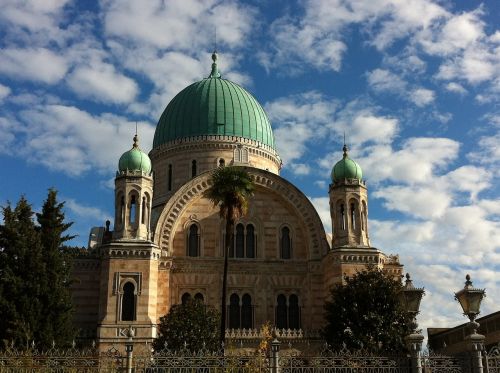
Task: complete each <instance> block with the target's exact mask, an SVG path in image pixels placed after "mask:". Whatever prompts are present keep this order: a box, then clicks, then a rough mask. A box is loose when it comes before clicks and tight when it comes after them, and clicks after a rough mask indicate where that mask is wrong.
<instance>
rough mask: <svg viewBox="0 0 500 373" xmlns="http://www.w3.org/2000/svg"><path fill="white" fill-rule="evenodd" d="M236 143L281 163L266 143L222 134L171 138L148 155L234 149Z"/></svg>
mask: <svg viewBox="0 0 500 373" xmlns="http://www.w3.org/2000/svg"><path fill="white" fill-rule="evenodd" d="M238 145H246V146H248V148H249V150H250V152H251V153H254V154H258V153H259V152H262V153H265V155H264V157H266V158H268V159H270V160H273V161H274V162H276V164H277V165H278V166H279V165H280V164H281V159H280V157H279V155H278V153H277V152H276V150H274V149H273V148H272V147H270V146H268V145H266V144H263V143H261V142H259V141H255V140H251V139H247V138H244V137H239V136H222V135H205V136H194V137H185V138H183V139H176V140H172V141H169V142H166V143H164V144H162V145H160V146H159V147H157V148H154V149H153V150H151V151H150V152H149V157H150V158H151V160H156V159H158V158H160V157H162V155H163V154H165V153H167V152H168V153H171V154H174V153H178V152H182V153H185V152H191V151H193V150H196V151H199V150H203V149H234V148H236V147H237V146H238ZM261 155H263V154H261Z"/></svg>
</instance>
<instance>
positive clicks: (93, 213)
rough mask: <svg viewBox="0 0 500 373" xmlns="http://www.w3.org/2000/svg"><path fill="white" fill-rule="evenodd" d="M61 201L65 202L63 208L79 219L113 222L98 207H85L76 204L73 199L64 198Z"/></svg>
mask: <svg viewBox="0 0 500 373" xmlns="http://www.w3.org/2000/svg"><path fill="white" fill-rule="evenodd" d="M62 199H63V200H64V201H65V204H64V206H65V207H66V208H67V209H69V210H70V211H71V212H72V213H73V214H74V215H76V216H78V217H79V218H83V219H93V220H98V221H105V220H110V221H112V220H113V219H112V217H111V216H109V215H108V214H107V213H106V212H104V211H103V210H101V209H100V208H98V207H92V206H85V205H84V204H81V203H79V202H77V201H76V200H75V199H73V198H67V197H66V198H62Z"/></svg>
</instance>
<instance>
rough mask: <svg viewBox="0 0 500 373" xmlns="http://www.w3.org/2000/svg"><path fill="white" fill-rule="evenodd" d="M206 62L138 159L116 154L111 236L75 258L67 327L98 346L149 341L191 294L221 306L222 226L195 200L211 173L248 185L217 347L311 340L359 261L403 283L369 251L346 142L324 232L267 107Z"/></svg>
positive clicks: (393, 262)
mask: <svg viewBox="0 0 500 373" xmlns="http://www.w3.org/2000/svg"><path fill="white" fill-rule="evenodd" d="M212 59H213V63H212V70H211V73H210V75H209V76H208V77H207V78H206V79H203V80H201V81H198V82H196V83H193V84H191V85H189V86H188V87H186V88H185V89H183V90H182V91H181V92H179V93H178V94H177V95H176V96H175V97H174V98H173V99H172V101H170V103H168V105H167V107H166V108H165V110H164V112H163V114H162V115H161V117H160V119H159V121H158V125H157V127H156V131H155V135H154V141H153V146H152V150H151V151H150V152H149V154H146V153H145V152H144V151H143V150H142V149H144V148H142V149H141V147H142V146H145V147H149V144H147V145H145V144H141V143H140V142H139V138H138V136H137V134H136V136H135V137H134V139H133V145H132V148H131V149H130V150H128V151H126V152H125V153H124V154H123V155H122V156H121V158H120V159H119V162H118V170H117V173H116V178H115V217H114V224H113V230H111V229H110V224H109V223H108V224H107V228H106V230H105V232H104V234H103V235H102V237H99V238H98V239H97V244H96V245H95V247H94V249H93V250H92V252H91V253H89V255H88V256H87V257H81V258H79V259H77V260H76V262H75V265H74V277H75V283H74V285H73V299H74V304H75V324H76V325H77V327H78V328H79V330H80V331H81V333H80V334H81V337H82V338H83V339H85V338H86V339H88V340H96V341H97V342H98V343H99V346H101V348H106V347H109V346H111V345H115V346H116V345H120V344H123V343H124V342H125V341H126V339H127V330H128V328H129V327H130V326H131V327H132V328H133V329H134V331H135V341H136V342H137V343H146V342H148V343H150V342H151V341H152V340H153V339H154V338H155V337H156V336H157V324H158V322H159V319H160V317H162V316H164V315H165V314H166V313H167V312H168V311H169V309H170V307H171V306H172V305H175V304H179V303H182V302H185V301H186V300H187V299H189V298H197V299H200V300H202V301H203V302H205V303H206V304H209V305H212V306H214V307H216V308H217V309H219V308H220V297H221V292H222V290H221V288H222V273H223V264H224V258H223V251H224V236H225V232H224V229H225V222H224V221H223V220H222V219H221V218H220V216H219V209H218V207H216V206H213V204H212V203H211V201H210V200H208V199H206V198H204V197H203V192H204V191H205V190H206V189H207V188H209V186H210V177H211V171H212V170H214V169H215V168H217V167H225V166H229V165H231V166H239V167H243V168H245V170H246V171H247V172H248V173H249V174H250V175H251V177H252V179H253V181H254V184H255V188H254V195H253V197H252V198H251V199H250V201H249V210H248V214H247V215H246V216H245V217H244V218H242V219H241V220H239V221H238V222H237V223H236V225H235V231H234V242H233V243H232V248H231V251H230V254H229V267H228V291H227V301H226V302H227V307H228V312H227V315H228V317H227V325H226V335H227V336H228V338H233V339H238V340H239V339H241V340H244V339H245V338H254V337H255V336H256V333H258V332H257V331H258V329H259V328H260V326H261V325H263V324H264V323H266V322H270V323H271V325H273V326H274V327H275V328H276V329H277V331H278V333H279V335H280V336H282V337H283V338H297V339H302V340H305V339H307V338H313V337H314V336H317V333H318V330H319V329H320V328H322V327H323V305H324V302H325V300H326V299H327V297H328V296H329V289H330V288H331V287H332V285H334V284H337V283H340V282H342V279H343V276H344V275H352V274H354V273H355V272H356V270H359V269H362V268H365V267H366V266H367V265H374V266H376V267H378V268H382V269H383V270H384V271H386V272H388V273H390V274H391V275H393V276H394V277H398V276H400V275H401V273H402V265H401V264H400V263H399V260H398V257H397V256H390V255H386V254H384V253H383V252H381V251H380V250H378V249H376V248H374V247H372V246H371V245H370V238H369V227H368V206H369V205H368V190H367V185H366V183H365V181H364V180H363V178H362V170H361V167H360V166H359V165H358V164H357V163H356V162H355V161H354V160H352V159H351V158H350V155H349V153H348V148H347V146H345V145H344V148H343V154H342V155H341V153H340V151H339V158H341V159H340V160H339V161H338V162H337V163H336V164H335V165H333V168H332V173H331V184H330V187H329V191H328V194H329V197H330V213H331V219H332V230H333V232H326V231H325V228H324V226H323V224H322V222H321V220H320V218H319V216H318V213H317V212H316V210H315V208H314V207H313V205H312V204H311V201H310V200H309V199H308V198H307V197H306V196H305V195H304V194H303V193H302V192H301V191H300V190H299V189H297V187H295V186H294V185H293V184H291V183H290V182H289V181H287V180H285V179H284V178H282V177H281V176H280V168H281V160H280V157H279V154H278V152H277V151H276V146H275V140H274V136H273V130H272V127H271V123H270V121H269V119H268V117H267V115H266V113H265V111H264V109H263V108H262V106H261V105H260V104H259V103H258V101H257V100H256V99H255V98H254V97H253V96H252V95H251V94H250V93H249V92H248V91H246V90H245V89H244V88H242V87H241V86H239V85H237V84H235V83H233V82H231V81H229V80H226V79H223V78H222V77H221V75H220V74H219V71H218V67H217V54H216V53H214V54H213V55H212ZM326 192H327V191H325V193H326Z"/></svg>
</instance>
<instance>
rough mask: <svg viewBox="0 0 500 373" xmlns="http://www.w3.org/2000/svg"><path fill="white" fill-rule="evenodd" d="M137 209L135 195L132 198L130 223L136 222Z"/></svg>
mask: <svg viewBox="0 0 500 373" xmlns="http://www.w3.org/2000/svg"><path fill="white" fill-rule="evenodd" d="M136 210H137V202H136V200H135V196H132V197H131V198H130V224H135V213H136Z"/></svg>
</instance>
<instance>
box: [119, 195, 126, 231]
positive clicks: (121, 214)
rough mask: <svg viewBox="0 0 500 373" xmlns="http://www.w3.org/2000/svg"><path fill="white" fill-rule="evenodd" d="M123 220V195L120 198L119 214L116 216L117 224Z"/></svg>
mask: <svg viewBox="0 0 500 373" xmlns="http://www.w3.org/2000/svg"><path fill="white" fill-rule="evenodd" d="M124 220H125V197H124V196H121V198H120V215H119V216H118V224H123V221H124Z"/></svg>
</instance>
